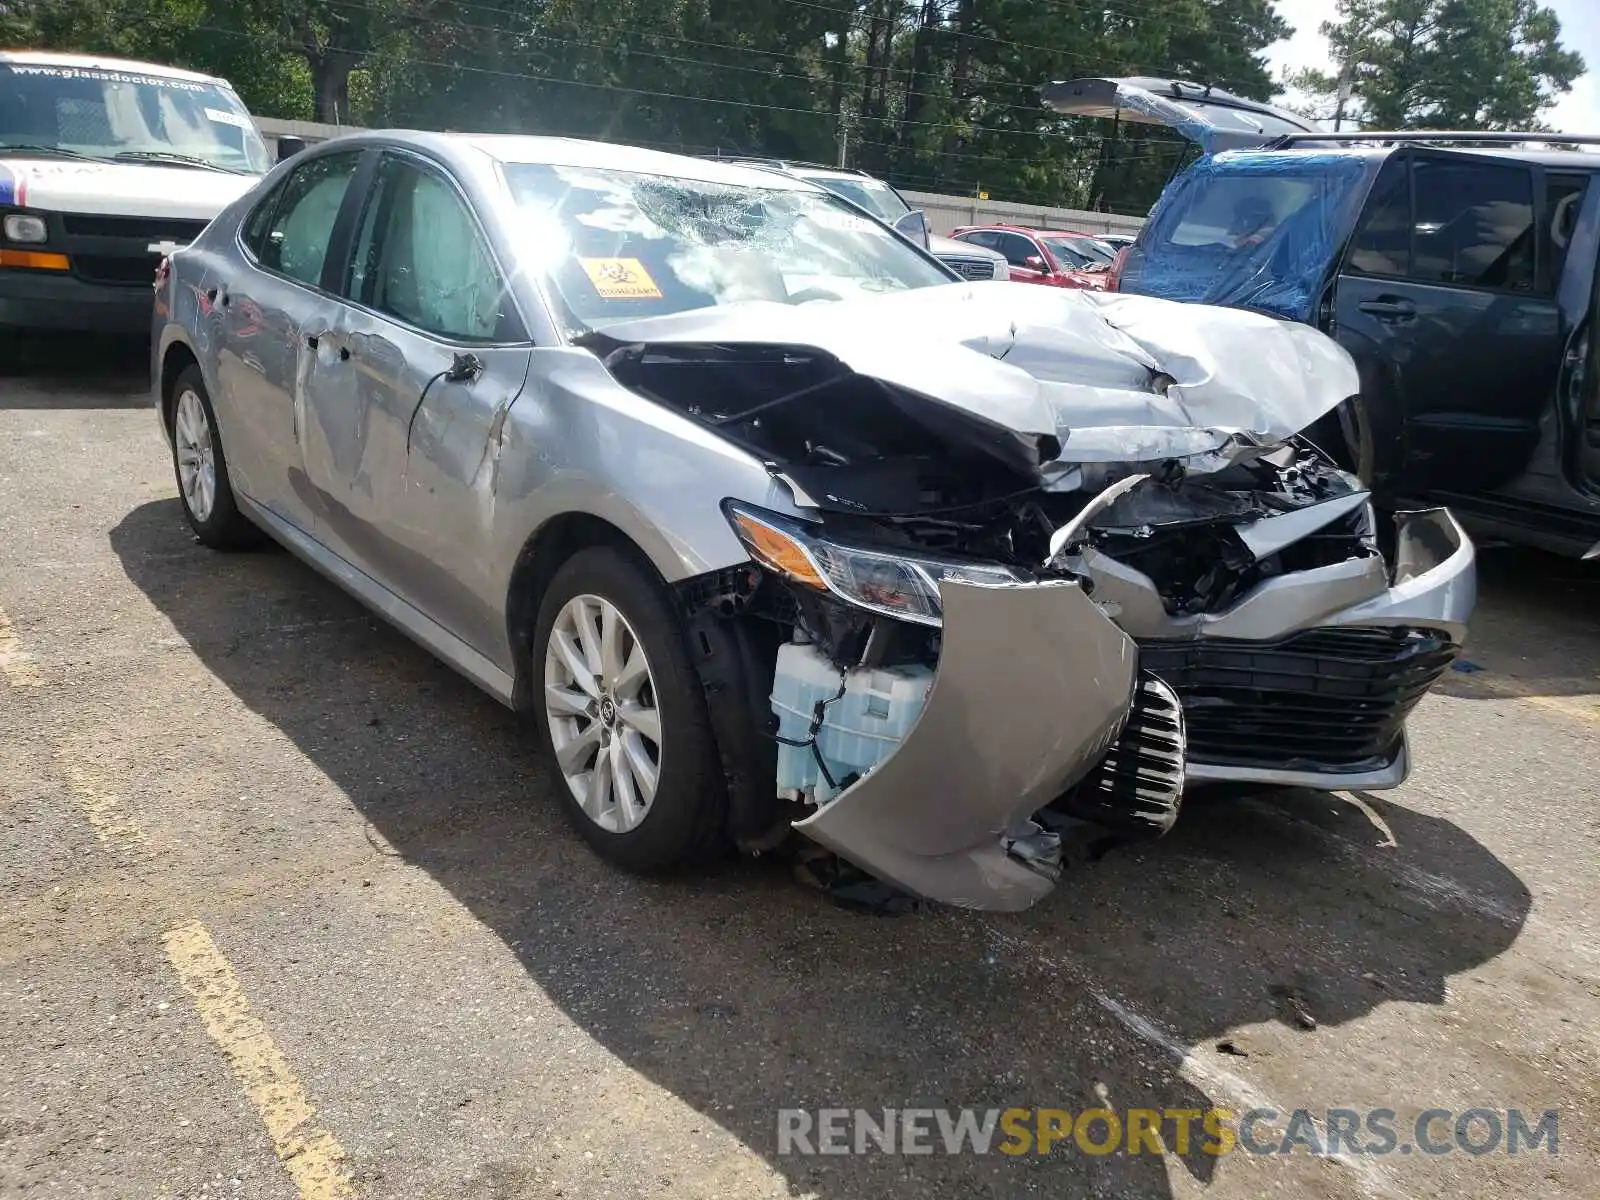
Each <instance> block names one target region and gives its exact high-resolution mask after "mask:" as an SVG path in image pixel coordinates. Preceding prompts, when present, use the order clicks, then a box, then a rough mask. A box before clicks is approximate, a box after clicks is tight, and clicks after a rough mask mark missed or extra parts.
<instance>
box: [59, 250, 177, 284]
mask: <svg viewBox="0 0 1600 1200" xmlns="http://www.w3.org/2000/svg"><path fill="white" fill-rule="evenodd" d="M160 263H161V258H160V256H159V255H155V254H146V255H141V256H137V257H130V256H127V255H115V254H74V255H72V271H73V274H75V275H77V276H78V278H79V279H84V280H87V281H88V282H90V283H110V284H116V285H119V286H127V287H150V286H152V285H153V284H154V283H155V281H156V267H157V266H159V265H160Z"/></svg>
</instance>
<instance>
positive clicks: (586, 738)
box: [532, 547, 727, 871]
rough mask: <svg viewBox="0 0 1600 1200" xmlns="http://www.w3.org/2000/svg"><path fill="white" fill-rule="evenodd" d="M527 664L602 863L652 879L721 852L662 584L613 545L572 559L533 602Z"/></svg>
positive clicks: (719, 795) (722, 790) (691, 693)
mask: <svg viewBox="0 0 1600 1200" xmlns="http://www.w3.org/2000/svg"><path fill="white" fill-rule="evenodd" d="M532 666H533V670H534V673H535V678H536V679H537V681H538V684H539V686H538V688H537V689H536V699H535V705H534V707H535V712H536V715H537V718H538V722H537V723H538V726H539V729H540V732H541V734H542V735H543V740H544V741H545V743H546V745H547V747H548V748H549V750H550V751H551V754H552V757H553V759H554V762H555V767H556V771H557V774H558V775H559V776H560V779H561V786H560V794H561V800H562V805H563V807H564V808H565V809H566V811H567V814H568V816H569V817H570V818H571V820H572V821H573V823H574V824H575V825H576V826H577V829H578V832H579V833H580V834H582V836H583V838H584V840H585V841H587V842H588V843H589V845H590V846H592V847H593V848H594V849H595V850H596V851H597V852H598V853H599V854H600V855H601V857H603V858H605V859H607V860H608V861H610V862H613V863H616V864H617V865H618V866H621V867H625V868H627V869H629V870H635V871H657V870H664V869H667V868H671V867H677V866H682V865H685V864H687V863H691V862H694V861H696V860H699V859H702V858H704V857H706V856H707V855H709V854H710V853H711V852H712V851H713V850H715V849H717V848H719V847H720V845H721V843H722V840H723V835H724V831H725V827H726V821H727V788H726V784H725V782H724V780H723V778H722V772H721V767H720V763H719V759H718V757H717V753H716V746H715V743H714V741H713V739H712V736H711V729H710V723H709V721H708V719H707V715H706V708H705V696H704V694H703V693H702V691H701V689H700V683H699V678H698V676H697V675H696V674H695V671H694V667H693V666H692V664H691V663H690V662H689V657H688V652H687V648H686V646H685V644H684V637H683V631H682V628H681V626H680V625H679V622H678V619H677V617H676V616H675V615H674V613H673V610H672V607H671V605H670V604H669V603H668V599H667V596H666V593H665V589H664V588H663V587H662V586H661V584H660V582H659V581H658V580H656V579H655V578H654V577H652V576H651V575H650V574H649V573H648V572H647V571H646V570H645V569H644V568H643V567H642V566H640V565H639V564H637V563H636V562H634V561H633V560H632V559H631V558H630V557H628V556H626V555H624V554H623V553H621V552H620V551H618V550H616V549H613V548H611V547H595V548H593V549H589V550H584V551H582V552H580V553H579V554H577V555H575V556H573V557H572V558H571V559H569V560H568V561H567V563H566V564H565V565H564V566H562V567H561V569H560V570H558V571H557V572H556V575H555V578H554V579H553V580H552V581H551V584H550V588H549V590H548V591H547V592H546V593H545V596H544V599H543V602H542V603H541V605H540V610H539V620H538V624H537V627H536V629H535V634H534V639H533V663H532Z"/></svg>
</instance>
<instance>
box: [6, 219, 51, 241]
mask: <svg viewBox="0 0 1600 1200" xmlns="http://www.w3.org/2000/svg"><path fill="white" fill-rule="evenodd" d="M5 233H6V240H7V241H8V242H28V243H32V244H34V245H37V244H38V243H40V242H42V241H45V240H46V239H47V238H48V237H49V236H50V234H49V230H48V229H46V227H45V223H44V218H43V217H35V216H31V215H30V214H28V213H11V214H10V215H9V216H7V217H6V219H5Z"/></svg>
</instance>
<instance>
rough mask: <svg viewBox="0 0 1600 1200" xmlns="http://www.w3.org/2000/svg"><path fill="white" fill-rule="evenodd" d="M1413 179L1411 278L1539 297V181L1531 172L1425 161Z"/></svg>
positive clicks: (1416, 165) (1423, 281)
mask: <svg viewBox="0 0 1600 1200" xmlns="http://www.w3.org/2000/svg"><path fill="white" fill-rule="evenodd" d="M1412 172H1413V185H1412V186H1413V187H1414V188H1415V189H1416V206H1415V212H1416V217H1415V224H1414V227H1413V231H1412V244H1411V272H1410V275H1411V278H1413V279H1416V280H1418V281H1419V282H1422V283H1445V284H1456V285H1465V286H1467V287H1486V288H1503V289H1505V290H1508V291H1516V292H1527V291H1532V290H1533V280H1534V229H1533V175H1532V173H1531V172H1530V171H1529V170H1528V169H1527V168H1526V167H1512V166H1499V165H1493V164H1486V163H1477V162H1448V161H1444V160H1440V159H1431V158H1425V159H1420V160H1418V161H1417V162H1416V164H1415V165H1414V167H1413V168H1412Z"/></svg>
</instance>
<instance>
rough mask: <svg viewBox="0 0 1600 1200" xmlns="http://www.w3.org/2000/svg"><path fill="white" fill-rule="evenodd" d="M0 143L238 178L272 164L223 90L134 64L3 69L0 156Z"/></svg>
mask: <svg viewBox="0 0 1600 1200" xmlns="http://www.w3.org/2000/svg"><path fill="white" fill-rule="evenodd" d="M5 7H6V6H5V5H4V4H0V11H4V9H5ZM6 146H32V147H46V148H49V149H57V150H61V151H63V152H71V153H72V154H73V155H84V156H88V157H91V158H100V159H105V160H106V161H108V162H156V163H162V164H165V163H171V164H172V165H174V166H181V165H184V164H194V165H196V166H199V167H207V166H209V167H214V168H216V169H218V170H223V171H233V172H236V173H238V174H262V173H264V172H265V171H266V170H267V168H268V166H269V163H268V159H267V147H266V145H265V143H263V142H262V140H261V136H260V135H259V134H258V133H257V132H256V127H255V123H254V122H253V121H252V120H251V119H250V114H249V113H248V112H246V111H245V107H244V105H243V104H241V103H240V102H239V97H238V96H236V95H234V93H233V90H232V89H231V88H229V87H228V86H227V85H226V84H224V83H222V82H220V81H218V80H210V79H180V78H175V77H173V76H170V75H165V74H159V73H157V74H151V73H148V72H146V71H143V70H140V69H139V68H138V67H137V66H136V65H134V64H131V63H130V64H129V65H127V66H126V67H111V66H92V65H85V64H82V63H67V62H62V63H0V150H3V149H4V148H5V147H6Z"/></svg>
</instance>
